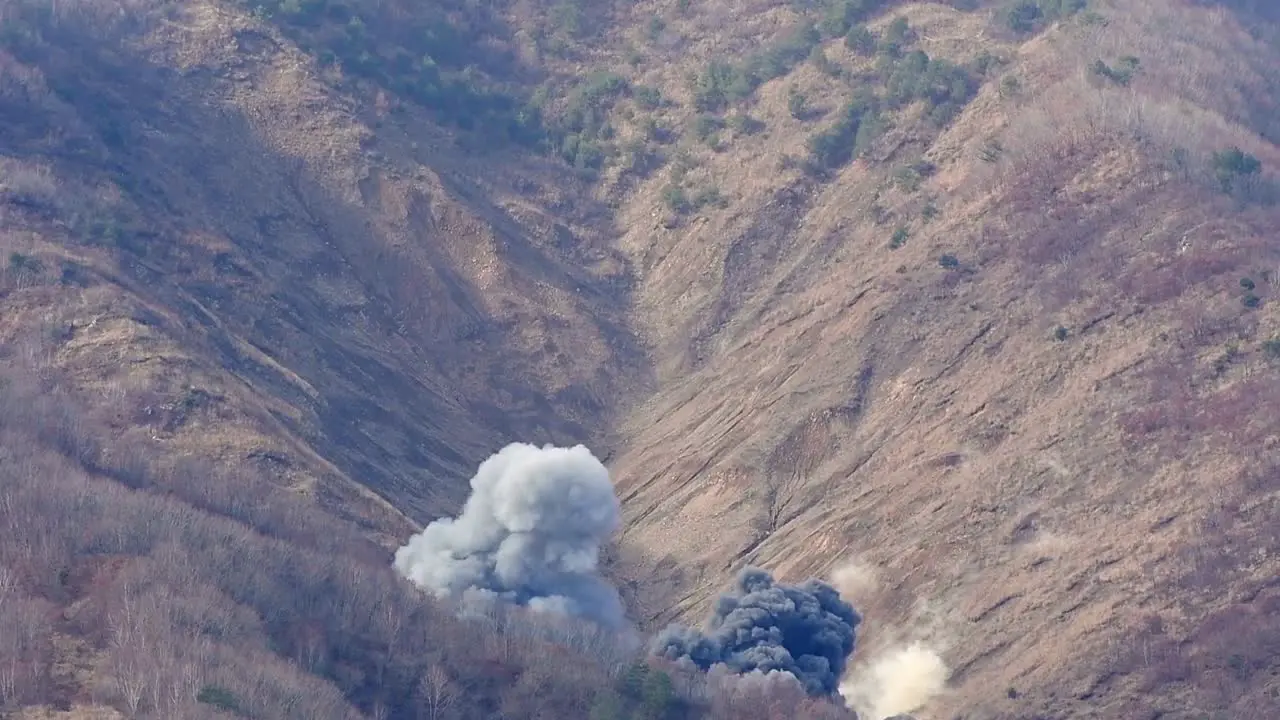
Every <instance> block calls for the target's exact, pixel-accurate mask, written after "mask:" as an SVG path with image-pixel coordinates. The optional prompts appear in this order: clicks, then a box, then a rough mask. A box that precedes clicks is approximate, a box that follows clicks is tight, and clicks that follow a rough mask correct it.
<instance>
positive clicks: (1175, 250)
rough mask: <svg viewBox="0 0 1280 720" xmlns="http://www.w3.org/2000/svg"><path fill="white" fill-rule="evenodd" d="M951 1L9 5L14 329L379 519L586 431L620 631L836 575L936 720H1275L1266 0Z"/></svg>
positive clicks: (159, 430)
mask: <svg viewBox="0 0 1280 720" xmlns="http://www.w3.org/2000/svg"><path fill="white" fill-rule="evenodd" d="M37 5H39V4H37ZM351 5H352V6H355V5H358V3H352V4H351ZM886 5H887V6H889V7H885V6H886ZM952 5H953V6H954V7H952V6H947V5H942V4H934V3H923V4H892V3H869V2H868V3H858V2H856V1H855V2H848V3H825V4H822V5H821V6H820V7H819V6H810V5H808V4H802V3H797V4H787V5H781V4H771V3H768V2H751V1H748V2H742V3H719V2H716V3H705V4H694V3H688V2H675V3H669V4H668V3H659V2H642V3H637V4H634V5H631V6H625V7H614V6H600V7H595V6H590V7H588V6H586V5H584V4H583V3H572V2H569V3H560V4H557V5H555V6H554V7H550V6H543V5H542V4H539V3H514V4H511V5H510V6H507V5H501V4H496V5H493V6H492V7H490V6H485V7H483V8H479V7H474V4H463V3H459V4H458V5H457V6H456V7H455V6H454V5H453V4H446V3H441V4H438V5H430V6H427V5H415V4H413V3H408V2H392V1H391V0H387V1H386V2H381V3H373V4H370V6H369V7H368V8H364V9H363V10H364V11H366V12H365V17H366V20H367V21H361V22H354V21H353V20H352V18H353V17H354V15H353V14H352V11H351V8H350V7H348V6H347V5H346V4H343V3H324V2H300V3H290V2H244V3H241V2H204V1H201V2H181V3H176V2H175V3H166V2H159V1H157V2H154V3H136V4H134V5H131V6H129V12H128V13H126V14H120V13H116V12H114V8H108V9H103V8H102V7H101V6H98V5H96V4H94V3H88V2H85V3H60V4H59V5H58V8H59V12H58V13H56V14H55V15H54V16H52V17H51V16H48V15H45V16H41V15H40V14H39V13H38V12H37V13H36V14H35V15H32V14H31V13H32V12H33V11H32V10H31V7H33V6H30V5H24V4H22V3H16V2H10V3H7V4H5V5H4V6H3V7H4V12H5V19H6V36H5V37H6V42H5V46H4V47H5V48H6V51H5V52H6V54H4V55H3V56H0V61H2V63H3V64H2V65H0V82H2V83H3V87H2V91H0V102H3V105H2V106H0V111H2V112H3V114H4V116H5V117H14V118H18V119H19V120H18V121H17V122H14V123H11V124H9V125H7V127H8V128H10V129H9V130H8V131H6V133H5V135H4V139H3V141H0V152H2V153H3V155H4V158H3V162H4V166H3V168H4V176H3V179H2V180H0V183H3V191H0V192H3V201H4V204H3V206H2V207H0V210H2V211H3V213H4V215H3V225H2V227H0V243H3V245H0V249H3V251H4V254H5V257H6V258H7V260H6V263H7V264H6V267H5V271H4V273H3V282H4V286H3V293H0V339H2V340H3V341H4V343H5V345H6V351H7V352H8V353H10V354H9V356H8V358H9V360H10V361H13V362H15V363H16V362H21V363H24V364H27V365H29V366H32V367H34V368H37V369H39V371H40V372H57V373H59V374H65V376H67V377H69V378H72V379H73V380H74V382H73V383H72V387H73V388H74V389H75V390H76V392H77V393H78V394H79V396H80V397H79V400H80V401H81V402H83V403H87V404H89V405H90V406H91V407H92V410H91V413H90V417H89V419H88V420H86V422H93V423H95V424H99V423H100V424H104V425H105V426H106V427H109V428H110V430H111V432H112V434H113V437H112V438H111V443H110V453H111V454H113V455H116V456H119V457H117V458H115V459H114V460H113V462H115V463H116V464H117V465H127V464H128V462H129V458H130V457H140V458H146V459H147V460H148V461H152V462H158V461H164V462H177V461H179V460H180V459H182V458H183V457H187V456H190V455H199V456H205V457H211V458H215V459H217V460H219V461H220V462H221V463H222V464H224V465H226V466H229V467H230V468H233V469H235V468H245V469H248V468H254V469H255V470H257V471H266V472H267V473H268V474H269V475H271V476H272V477H274V478H275V479H277V480H278V481H280V482H282V483H283V484H284V485H285V486H286V487H290V488H293V489H296V490H298V491H300V492H302V493H304V494H306V495H310V496H312V497H314V498H315V499H316V500H317V501H318V502H319V503H320V505H321V506H322V507H323V508H325V509H326V510H328V511H330V512H332V513H333V514H335V515H337V516H339V517H342V518H347V519H350V520H352V521H354V522H355V523H357V524H358V525H359V526H360V527H361V528H362V529H363V530H364V531H365V532H366V533H367V534H370V535H372V536H374V537H375V538H376V539H377V540H378V541H379V542H381V543H382V544H383V545H384V546H393V545H397V544H399V543H401V542H403V541H404V540H405V538H406V537H407V536H408V535H409V534H410V533H411V531H412V529H413V528H414V526H416V525H419V524H421V523H422V522H423V521H425V520H427V519H430V518H433V517H436V516H439V515H442V514H446V513H452V512H453V511H455V510H456V509H457V507H458V505H459V504H460V502H461V500H462V498H463V496H464V490H465V488H464V483H465V481H466V479H467V478H468V477H470V475H471V474H472V472H473V471H474V468H475V465H476V463H477V462H478V461H479V460H481V459H483V458H484V457H485V456H487V455H488V454H489V453H490V452H492V451H493V450H495V449H497V448H498V447H501V446H502V445H504V444H505V443H506V442H508V441H511V440H524V441H529V442H544V441H556V442H561V443H569V442H577V441H585V442H589V443H590V444H591V445H592V447H593V448H594V449H595V450H596V452H597V454H599V455H600V456H601V457H603V458H605V459H606V460H608V462H609V466H610V470H611V471H612V473H613V475H614V478H615V481H616V484H617V487H618V492H619V494H620V496H621V497H622V499H623V512H624V515H625V520H626V527H625V530H624V532H623V534H622V536H621V538H620V542H619V547H618V549H617V550H618V552H617V558H616V563H615V567H614V568H613V569H612V572H614V573H615V574H617V575H619V576H620V577H619V579H620V581H621V582H622V583H623V584H624V588H623V589H624V595H625V596H626V599H627V600H628V602H629V605H630V606H631V609H632V611H633V615H635V616H636V617H637V619H639V620H640V621H641V622H642V623H644V624H645V625H646V626H648V627H654V626H657V625H660V624H661V623H663V622H665V621H666V620H668V619H672V618H676V617H679V618H681V619H690V618H697V617H702V616H704V611H705V610H706V608H707V605H708V603H709V601H710V600H711V598H712V597H713V595H714V594H715V593H716V592H718V591H720V590H721V589H723V588H724V587H725V586H726V585H727V584H728V582H729V578H731V577H732V576H733V574H734V573H735V572H736V570H737V569H738V568H739V567H740V566H741V565H743V564H744V563H747V562H751V563H755V564H759V565H763V566H765V567H768V568H769V569H771V570H773V571H775V572H776V573H777V574H778V575H779V576H780V577H782V578H786V579H799V578H802V577H805V576H809V575H828V574H830V573H832V572H833V571H834V570H836V569H837V568H840V567H846V568H848V567H850V565H849V564H850V563H851V562H852V563H853V565H852V567H855V568H863V569H864V570H863V572H862V575H863V576H864V579H865V577H870V576H874V577H875V578H876V579H877V581H876V582H874V583H872V582H868V581H864V582H862V583H859V584H856V585H851V586H850V587H849V588H848V592H849V594H850V595H851V599H852V600H854V602H855V604H856V605H857V607H858V609H859V610H860V611H862V612H864V613H865V614H866V615H867V622H866V623H865V624H864V626H863V628H862V631H863V632H864V633H865V638H866V640H865V641H863V642H860V645H859V651H858V655H857V656H856V657H855V661H856V663H855V664H865V663H867V662H870V661H873V660H874V659H875V657H876V653H877V652H879V651H881V650H884V649H885V648H889V647H892V646H894V645H896V644H898V643H900V642H902V641H904V640H911V639H920V640H922V641H924V642H926V643H927V644H928V645H929V646H930V647H932V648H936V649H937V650H938V651H939V652H940V653H941V655H942V657H943V658H944V659H945V661H946V663H947V664H948V665H949V666H950V668H951V671H952V677H951V682H950V689H949V690H948V691H947V692H946V693H944V694H942V695H941V696H939V697H937V698H934V699H933V700H932V702H931V703H930V704H928V705H926V706H925V707H924V708H923V709H922V710H921V716H922V717H954V716H964V717H968V718H979V717H986V718H997V717H1010V718H1012V717H1030V716H1036V715H1038V716H1043V717H1142V716H1143V715H1142V713H1146V714H1147V715H1146V716H1149V717H1159V716H1160V715H1159V713H1160V712H1165V713H1169V714H1171V715H1173V716H1176V713H1182V712H1185V713H1190V712H1193V711H1201V712H1205V713H1208V712H1232V713H1234V714H1233V715H1232V716H1233V717H1244V718H1253V717H1258V718H1262V717H1270V715H1268V714H1267V712H1268V710H1269V708H1271V707H1273V705H1274V701H1273V699H1272V697H1271V695H1270V694H1269V693H1271V692H1272V687H1271V685H1269V683H1271V682H1272V681H1271V680H1270V679H1269V678H1270V677H1271V676H1270V674H1269V673H1270V672H1271V671H1272V670H1273V664H1274V663H1273V655H1274V653H1270V652H1269V648H1271V647H1273V644H1274V642H1275V638H1276V637H1277V634H1276V631H1275V629H1273V628H1272V627H1271V624H1272V623H1269V621H1267V620H1266V618H1268V617H1269V616H1270V614H1271V612H1272V610H1274V608H1275V603H1276V600H1275V597H1274V593H1275V588H1274V587H1273V585H1274V577H1275V576H1276V569H1277V568H1276V566H1275V560H1274V548H1275V547H1276V546H1275V542H1276V535H1275V531H1274V530H1273V529H1269V528H1272V527H1274V522H1273V518H1274V502H1275V492H1276V489H1277V487H1276V478H1277V474H1278V473H1280V458H1278V457H1277V455H1276V453H1277V447H1276V437H1277V427H1278V425H1277V418H1276V417H1274V414H1273V413H1272V412H1271V409H1272V408H1273V407H1274V406H1275V403H1276V401H1277V400H1278V399H1280V397H1277V395H1278V394H1280V382H1278V379H1277V365H1278V361H1277V356H1280V350H1277V347H1280V346H1278V345H1277V344H1276V343H1277V338H1280V316H1277V314H1276V310H1275V306H1274V300H1275V297H1276V296H1275V283H1277V282H1280V277H1278V276H1277V273H1278V272H1280V270H1278V268H1280V258H1278V257H1277V253H1280V250H1278V249H1277V247H1276V245H1275V242H1274V235H1275V229H1276V227H1277V220H1278V219H1280V218H1278V217H1277V214H1276V210H1275V198H1274V192H1275V190H1274V187H1275V185H1274V183H1275V174H1274V173H1275V168H1277V167H1280V149H1277V141H1278V140H1280V128H1278V127H1277V126H1276V120H1275V119H1276V117H1277V114H1276V113H1275V112H1274V110H1275V107H1276V104H1275V103H1276V98H1277V97H1278V95H1277V93H1276V90H1275V82H1276V80H1275V79H1274V73H1272V72H1270V68H1274V67H1276V66H1277V64H1280V62H1278V56H1277V52H1278V51H1277V44H1276V40H1275V35H1274V26H1273V25H1268V24H1267V22H1274V18H1271V19H1266V18H1264V16H1263V15H1262V13H1267V12H1270V11H1271V9H1270V8H1269V6H1265V5H1258V6H1254V7H1249V5H1248V3H1243V2H1242V3H1235V4H1234V7H1227V6H1223V5H1221V4H1216V3H1190V2H1182V1H1181V0H1175V1H1173V2H1164V3H1157V2H1155V1H1154V0H1143V1H1138V2H1120V1H1119V0H1115V1H1114V2H1104V1H1101V0H1099V1H1098V2H1094V3H1091V4H1090V6H1089V7H1088V8H1087V9H1086V8H1082V7H1078V4H1074V3H1070V2H1063V3H1056V4H1055V3H1051V2H1040V3H1039V4H1038V5H1036V7H1043V8H1049V7H1051V6H1053V7H1057V8H1069V9H1070V10H1072V11H1074V12H1067V11H1066V10H1063V11H1062V12H1061V14H1060V15H1055V16H1053V17H1048V16H1046V15H1045V12H1047V11H1043V10H1042V11H1040V12H1041V16H1040V17H1038V18H1035V19H1034V21H1028V22H1029V23H1030V24H1029V25H1028V26H1027V27H1025V28H1013V27H1012V25H1013V24H1014V23H1012V22H1011V20H1010V18H1011V17H1012V16H1011V15H1009V14H1008V13H1007V12H1006V11H1007V10H1008V9H1009V7H1011V6H1016V5H1017V3H1001V4H998V5H988V4H983V3H976V2H955V3H952ZM1023 5H1026V3H1023ZM437 11H440V12H443V13H445V14H451V15H450V16H451V17H454V18H455V19H456V16H458V15H459V14H465V13H467V12H474V13H476V14H477V15H476V17H480V16H483V18H484V21H483V22H481V21H479V20H475V21H474V22H472V23H471V26H472V29H473V30H475V32H476V33H477V36H476V37H478V38H480V39H479V40H476V42H475V47H476V48H480V49H481V50H484V53H480V54H483V55H485V57H480V58H477V57H470V56H465V55H466V53H462V52H461V51H456V50H451V49H450V48H451V47H452V46H451V45H450V44H449V42H447V40H448V38H449V37H452V36H450V35H449V31H445V30H440V29H439V28H441V27H444V26H443V25H432V26H431V27H432V28H433V30H432V32H437V31H438V32H437V34H436V35H432V38H433V39H432V43H435V44H434V45H433V46H432V49H431V53H430V54H427V55H426V57H425V58H424V57H410V56H411V55H412V54H413V53H414V52H416V51H414V50H413V49H412V48H410V50H407V51H405V52H399V50H401V49H403V48H400V46H398V45H395V43H396V42H400V40H399V39H397V38H396V37H394V36H395V32H393V30H391V29H387V28H388V27H391V28H394V27H395V26H397V24H398V25H399V26H402V28H404V32H406V33H408V32H409V31H410V30H414V31H416V30H418V29H420V27H419V25H417V24H416V23H418V22H419V21H422V22H428V23H429V22H434V21H433V20H430V17H431V16H432V14H433V13H435V12H437ZM1054 12H1058V11H1056V10H1055V11H1054ZM424 18H425V19H424ZM896 18H905V20H906V23H905V24H903V23H902V22H901V21H900V20H896ZM375 19H379V20H378V22H380V23H382V24H378V23H375ZM471 19H474V18H471ZM815 20H816V21H817V22H816V23H815V22H814V21H815ZM1264 20H1266V22H1264ZM864 22H865V28H864V26H863V23H864ZM464 25H466V23H458V24H456V25H451V26H449V27H454V28H457V27H462V26H464ZM864 30H865V33H866V34H865V35H863V34H859V33H860V32H862V31H864ZM1268 33H1271V34H1268ZM440 37H445V38H446V39H445V40H440V39H439V38H440ZM384 41H385V44H384V45H381V46H380V45H379V44H378V43H380V42H384ZM360 43H366V44H364V45H362V44H360ZM464 44H465V43H464ZM366 48H372V49H373V50H375V51H376V50H379V48H382V49H383V50H385V52H383V53H382V54H380V55H379V57H378V58H377V59H374V58H372V57H370V56H369V54H368V50H367V49H366ZM387 48H391V49H387ZM815 48H817V49H816V50H815ZM490 51H491V52H490ZM917 51H923V52H924V53H927V57H924V58H923V59H922V58H921V55H920V54H919V53H918V52H917ZM344 53H345V54H344ZM455 54H456V55H458V57H454V55H455ZM334 55H340V57H337V58H335V57H331V56H334ZM743 58H746V59H745V60H743ZM939 59H945V60H948V61H950V62H949V63H946V64H944V63H939V62H938V60H939ZM428 60H429V61H430V62H427V61H428ZM384 66H385V67H386V68H389V69H387V70H383V69H382V68H383V67H384ZM404 67H408V68H410V69H411V70H412V72H409V71H404V73H402V74H396V73H400V72H401V70H402V69H403V68H404ZM437 68H444V70H437ZM392 70H394V71H395V72H392ZM503 73H506V74H505V75H502V74H503ZM499 76H501V77H499ZM405 77H410V78H411V79H412V82H410V81H406V80H405ZM424 78H425V79H424ZM458 78H462V79H464V80H465V81H466V83H471V84H469V85H468V84H466V83H461V84H456V83H455V84H450V83H451V82H453V81H455V80H457V79H458ZM437 80H438V81H439V82H437ZM538 83H541V84H540V85H538V86H537V88H536V89H535V85H536V84H538ZM460 88H461V89H460ZM476 88H480V90H476ZM864 91H870V92H871V93H872V94H873V95H874V96H875V97H876V98H877V99H878V100H877V101H878V102H879V103H880V104H879V105H877V106H875V107H874V108H871V106H868V105H866V97H865V96H864V95H863V94H861V93H863V92H864ZM442 93H455V94H453V95H449V96H448V97H447V98H446V99H445V100H441V94H442ZM540 93H541V95H540ZM424 98H425V99H424ZM526 101H527V104H526ZM868 108H871V109H868ZM539 116H540V117H541V121H540V122H542V125H541V126H538V125H537V123H536V122H535V121H534V119H535V118H538V117H539ZM536 127H541V129H539V130H537V131H536V132H535V128H536ZM498 136H502V138H501V139H500V140H497V139H495V138H497V137H498ZM1232 147H1235V148H1238V149H1239V150H1240V153H1238V154H1237V155H1231V154H1230V153H1229V149H1230V148H1232ZM531 148H532V149H534V150H537V152H533V151H531ZM1249 159H1255V160H1257V161H1258V162H1259V163H1260V168H1253V169H1250V166H1249Z"/></svg>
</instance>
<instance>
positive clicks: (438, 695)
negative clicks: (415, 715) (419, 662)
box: [418, 663, 461, 720]
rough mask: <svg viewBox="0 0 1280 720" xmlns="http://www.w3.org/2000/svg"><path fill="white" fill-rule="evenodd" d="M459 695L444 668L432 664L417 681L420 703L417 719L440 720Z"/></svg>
mask: <svg viewBox="0 0 1280 720" xmlns="http://www.w3.org/2000/svg"><path fill="white" fill-rule="evenodd" d="M460 695H461V692H460V691H459V689H458V686H457V684H456V683H454V681H453V679H452V678H450V677H449V674H448V673H447V672H445V670H444V668H442V667H440V666H439V665H438V664H435V663H432V664H431V665H429V666H428V667H427V671H426V672H425V673H423V674H422V679H421V680H419V681H418V697H419V699H420V701H421V703H422V706H421V709H422V712H421V713H420V714H419V718H425V720H441V718H443V717H446V713H447V712H448V711H449V709H450V708H451V707H453V704H454V703H455V702H457V700H458V698H459V697H460Z"/></svg>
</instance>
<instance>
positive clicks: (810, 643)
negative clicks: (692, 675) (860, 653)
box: [652, 568, 862, 695]
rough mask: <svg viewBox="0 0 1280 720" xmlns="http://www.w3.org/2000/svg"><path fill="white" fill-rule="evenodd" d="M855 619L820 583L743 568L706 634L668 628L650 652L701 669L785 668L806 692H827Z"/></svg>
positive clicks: (842, 664) (838, 672)
mask: <svg viewBox="0 0 1280 720" xmlns="http://www.w3.org/2000/svg"><path fill="white" fill-rule="evenodd" d="M860 622H862V618H861V617H860V616H859V615H858V613H857V612H855V611H854V609H853V607H852V606H851V605H849V603H847V602H845V601H844V600H842V599H841V598H840V593H838V592H836V589H835V588H833V587H831V586H830V585H828V584H826V583H824V582H822V581H820V580H807V581H805V582H804V583H803V584H801V585H785V584H780V583H775V582H774V579H773V576H772V575H770V574H769V573H768V572H766V571H764V570H761V569H759V568H747V569H745V570H743V571H742V573H741V574H740V575H739V576H738V582H737V587H736V588H735V589H734V591H733V592H730V593H727V594H725V595H722V596H721V597H720V600H719V602H718V603H717V604H716V609H715V612H714V614H713V615H712V617H711V620H710V623H709V627H708V629H707V631H706V632H703V631H699V630H696V629H693V628H688V627H684V626H682V625H672V626H670V627H668V628H667V629H666V630H665V631H663V632H662V634H660V635H659V636H658V637H657V638H656V639H655V641H654V643H653V646H652V651H653V653H654V654H655V655H658V656H659V657H663V658H666V659H668V660H674V661H687V662H692V663H693V664H694V665H696V666H698V667H699V668H701V669H703V670H710V669H711V668H712V667H714V666H716V665H725V666H727V667H728V668H729V669H730V670H732V671H734V672H737V673H750V672H752V671H756V670H758V671H760V672H762V673H770V672H773V671H780V672H787V673H790V674H792V675H794V676H795V677H796V679H797V680H799V681H800V684H801V685H803V686H804V689H805V691H806V692H807V693H809V694H810V695H831V694H833V693H835V692H836V688H837V686H838V684H839V681H840V675H841V674H842V673H843V672H844V668H845V663H846V661H847V659H848V657H849V655H850V654H851V653H852V652H853V645H854V634H855V632H856V630H857V628H858V624H859V623H860Z"/></svg>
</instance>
